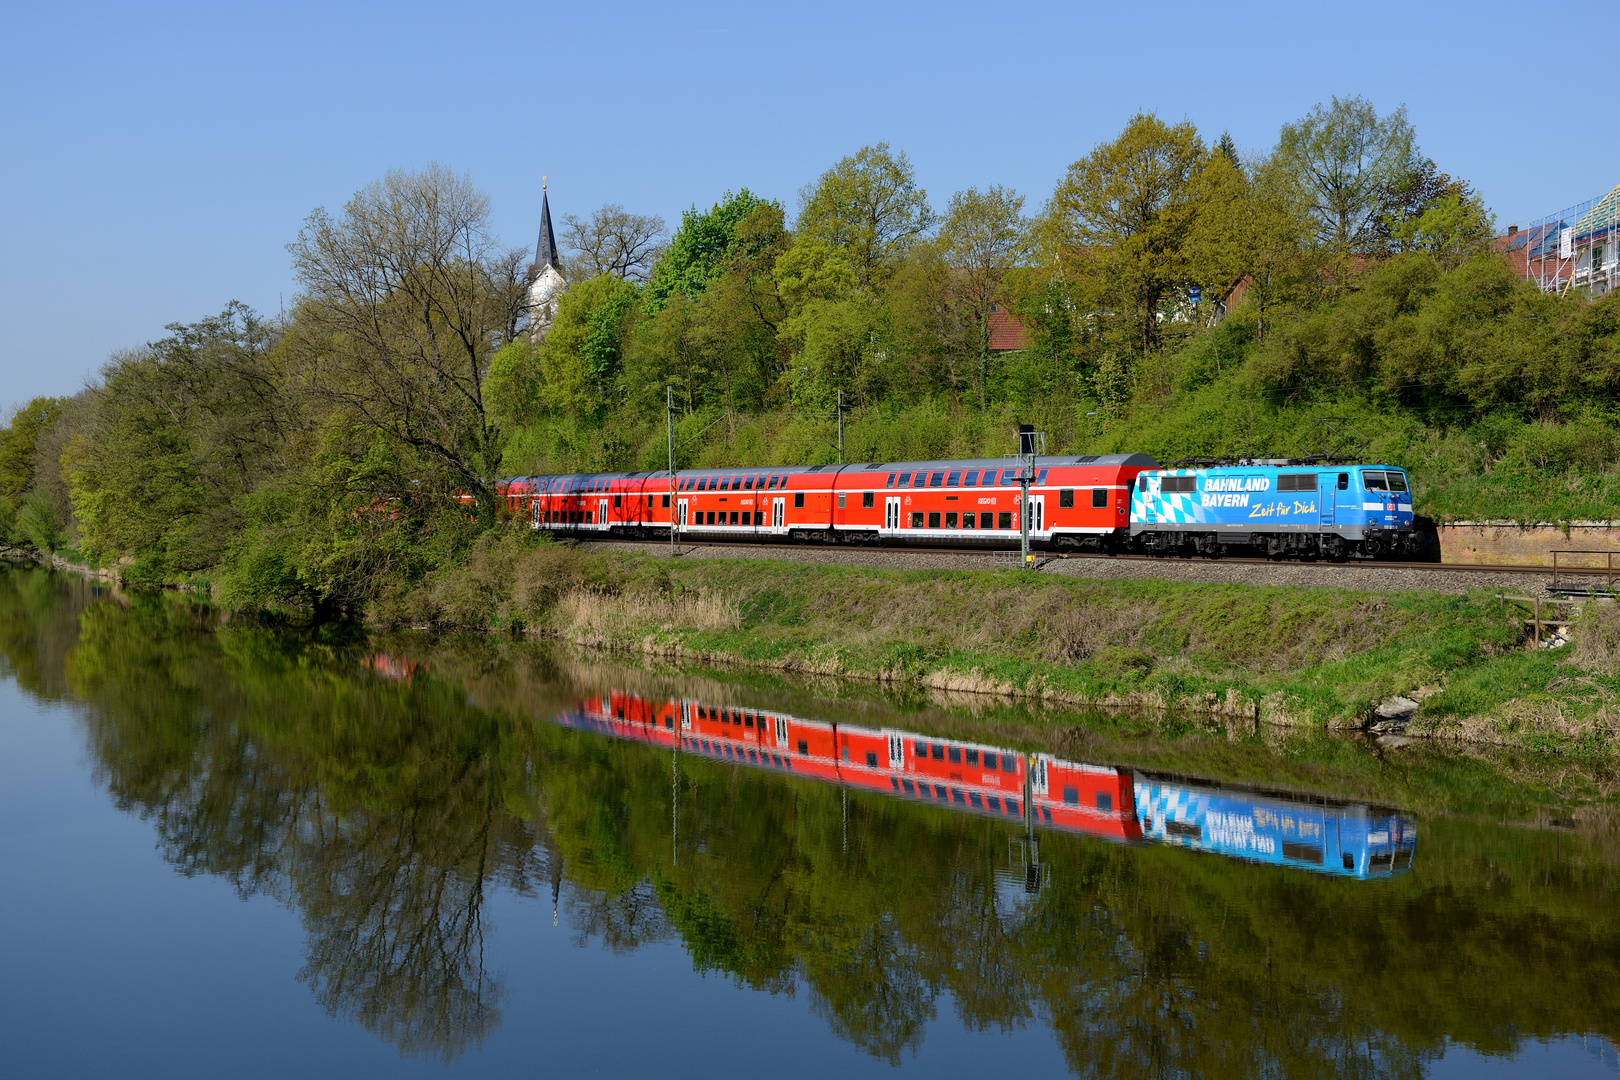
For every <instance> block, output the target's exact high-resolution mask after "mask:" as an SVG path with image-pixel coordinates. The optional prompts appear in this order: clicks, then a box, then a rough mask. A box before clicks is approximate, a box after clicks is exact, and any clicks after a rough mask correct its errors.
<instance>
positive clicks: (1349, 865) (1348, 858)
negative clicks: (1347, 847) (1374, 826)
mask: <svg viewBox="0 0 1620 1080" xmlns="http://www.w3.org/2000/svg"><path fill="white" fill-rule="evenodd" d="M1344 868H1345V869H1346V870H1354V869H1355V868H1356V857H1355V856H1354V855H1352V854H1350V853H1349V852H1348V851H1347V852H1345V853H1344Z"/></svg>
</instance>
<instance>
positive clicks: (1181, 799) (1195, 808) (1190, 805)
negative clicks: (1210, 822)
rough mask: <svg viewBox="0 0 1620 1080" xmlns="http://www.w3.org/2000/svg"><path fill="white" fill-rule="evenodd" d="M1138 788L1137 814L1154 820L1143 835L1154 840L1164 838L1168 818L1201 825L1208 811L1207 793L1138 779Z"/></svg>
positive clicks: (1136, 787) (1136, 786)
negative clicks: (1198, 792) (1199, 793)
mask: <svg viewBox="0 0 1620 1080" xmlns="http://www.w3.org/2000/svg"><path fill="white" fill-rule="evenodd" d="M1135 789H1136V812H1137V814H1138V815H1140V816H1144V817H1147V818H1149V819H1150V820H1151V822H1152V824H1151V825H1149V826H1148V827H1147V828H1146V829H1144V830H1143V834H1142V835H1144V836H1147V837H1150V838H1152V839H1155V840H1163V839H1164V838H1165V835H1164V823H1165V822H1166V821H1179V822H1182V823H1183V824H1186V825H1198V826H1200V827H1202V825H1203V822H1204V815H1205V814H1206V813H1208V812H1209V797H1208V796H1207V795H1197V794H1194V793H1192V792H1190V791H1188V790H1187V789H1186V788H1183V787H1170V786H1165V785H1160V784H1150V783H1143V782H1138V783H1137V784H1136V785H1135Z"/></svg>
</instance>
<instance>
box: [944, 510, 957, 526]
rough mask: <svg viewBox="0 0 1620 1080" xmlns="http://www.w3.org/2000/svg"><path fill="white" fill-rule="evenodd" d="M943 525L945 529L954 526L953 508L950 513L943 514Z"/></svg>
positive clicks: (954, 513) (954, 512)
mask: <svg viewBox="0 0 1620 1080" xmlns="http://www.w3.org/2000/svg"><path fill="white" fill-rule="evenodd" d="M945 527H946V528H947V529H954V528H956V511H955V510H952V511H951V512H950V513H948V514H946V515H945Z"/></svg>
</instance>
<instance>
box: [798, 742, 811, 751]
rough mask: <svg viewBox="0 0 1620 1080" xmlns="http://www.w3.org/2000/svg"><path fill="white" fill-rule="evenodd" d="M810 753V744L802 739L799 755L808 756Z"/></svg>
mask: <svg viewBox="0 0 1620 1080" xmlns="http://www.w3.org/2000/svg"><path fill="white" fill-rule="evenodd" d="M809 752H810V744H809V743H808V742H806V741H805V740H804V739H800V740H799V753H801V754H808V753H809Z"/></svg>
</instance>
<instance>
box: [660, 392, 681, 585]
mask: <svg viewBox="0 0 1620 1080" xmlns="http://www.w3.org/2000/svg"><path fill="white" fill-rule="evenodd" d="M664 424H665V427H666V428H667V429H668V431H669V554H670V557H671V558H673V557H674V555H675V511H676V510H677V509H678V508H679V506H680V503H679V502H678V501H677V500H676V498H675V488H676V484H675V388H674V387H673V386H666V387H664Z"/></svg>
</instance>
